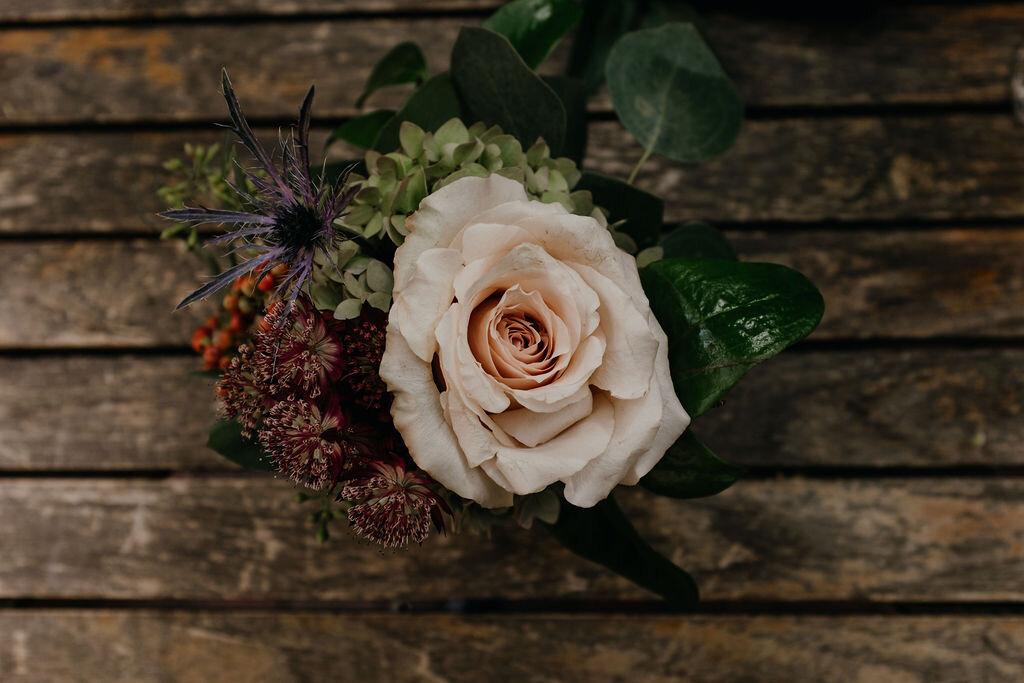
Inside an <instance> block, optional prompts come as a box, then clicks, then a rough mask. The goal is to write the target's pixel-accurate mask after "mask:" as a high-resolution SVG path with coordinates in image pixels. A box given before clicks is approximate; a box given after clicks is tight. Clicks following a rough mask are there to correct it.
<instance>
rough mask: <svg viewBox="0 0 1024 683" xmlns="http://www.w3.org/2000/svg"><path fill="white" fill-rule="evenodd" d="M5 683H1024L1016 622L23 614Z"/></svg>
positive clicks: (6, 659)
mask: <svg viewBox="0 0 1024 683" xmlns="http://www.w3.org/2000/svg"><path fill="white" fill-rule="evenodd" d="M0 635H2V638H3V640H4V642H6V643H10V647H9V649H6V650H5V651H4V652H2V653H0V671H4V672H6V676H5V678H6V679H7V680H15V681H21V680H104V681H110V683H116V682H119V681H124V682H125V683H127V682H131V683H135V682H136V681H153V680H160V681H190V680H253V681H255V680H264V681H266V680H273V681H306V680H323V679H331V680H343V681H357V680H388V681H427V680H435V681H440V680H444V681H479V680H490V681H541V680H552V679H554V678H557V680H559V681H586V682H587V683H590V682H594V681H625V680H628V681H651V682H654V681H658V682H662V683H663V682H665V681H670V680H700V681H703V682H705V683H716V682H721V683H726V682H728V683H732V682H733V681H770V680H775V681H778V680H795V681H807V680H815V681H825V680H827V681H835V682H836V683H844V682H849V683H864V682H865V681H932V682H934V683H941V682H943V681H949V682H953V681H956V682H960V681H988V682H990V683H995V682H997V681H1007V682H1010V681H1019V680H1020V679H1021V678H1022V677H1024V663H1022V662H1021V658H1020V655H1019V653H1020V650H1021V648H1022V647H1024V619H1020V618H1018V617H985V618H977V617H949V616H942V617H900V616H896V617H873V616H868V617H859V616H858V617H813V616H812V617H772V616H755V617H733V616H724V617H717V616H691V617H679V616H624V615H616V616H609V615H600V616H569V615H566V616H561V615H545V616H532V615H531V616H519V615H514V616H513V615H509V616H454V615H423V616H419V615H417V616H411V615H387V614H358V615H357V614H324V613H311V612H299V613H288V614H281V613H268V612H262V611H260V612H227V613H219V612H218V613H211V612H199V613H194V612H153V611H142V612H137V611H131V612H125V611H111V610H89V611H70V610H13V611H10V612H4V613H0Z"/></svg>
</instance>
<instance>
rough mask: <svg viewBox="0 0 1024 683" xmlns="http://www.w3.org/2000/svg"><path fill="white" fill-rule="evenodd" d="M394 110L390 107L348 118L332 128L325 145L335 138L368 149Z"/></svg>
mask: <svg viewBox="0 0 1024 683" xmlns="http://www.w3.org/2000/svg"><path fill="white" fill-rule="evenodd" d="M394 116H395V112H394V111H392V110H390V109H380V110H378V111H374V112H370V113H369V114H363V115H362V116H357V117H356V118H354V119H349V120H348V121H346V122H345V123H343V124H341V125H340V126H338V127H337V128H335V129H334V132H332V133H331V136H330V137H329V138H327V143H326V146H328V147H329V146H330V145H331V144H333V143H334V142H335V141H336V140H344V141H345V142H347V143H349V144H350V145H355V146H356V147H362V148H363V149H370V148H371V147H373V142H374V140H376V139H377V136H378V135H380V130H381V128H383V127H384V125H385V124H386V123H387V122H388V121H390V120H391V119H392V118H394Z"/></svg>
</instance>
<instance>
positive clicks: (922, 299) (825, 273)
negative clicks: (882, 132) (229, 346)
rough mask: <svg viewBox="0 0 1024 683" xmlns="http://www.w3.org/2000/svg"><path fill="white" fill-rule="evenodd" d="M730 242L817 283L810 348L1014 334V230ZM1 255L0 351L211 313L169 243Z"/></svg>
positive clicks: (745, 236) (153, 338) (1022, 246)
mask: <svg viewBox="0 0 1024 683" xmlns="http://www.w3.org/2000/svg"><path fill="white" fill-rule="evenodd" d="M730 236H731V237H732V238H733V239H734V241H735V242H736V244H737V247H738V248H739V251H740V254H741V255H742V256H743V258H744V259H746V260H750V261H769V262H778V263H785V264H789V265H792V266H795V267H796V268H798V269H799V270H800V271H802V272H803V273H805V274H806V275H807V276H808V277H809V278H810V279H811V280H812V281H813V282H815V283H817V285H818V286H819V287H820V288H821V290H822V292H823V295H824V297H825V301H826V313H825V318H824V320H823V321H822V324H821V326H820V327H819V329H818V330H817V331H816V332H815V333H814V338H817V339H849V338H885V337H895V338H918V339H923V338H928V337H934V336H943V337H945V336H958V337H970V338H978V339H982V338H1010V337H1019V336H1020V335H1021V334H1022V333H1024V274H1022V272H1021V270H1020V263H1021V256H1022V254H1024V230H1010V229H1006V230H1003V229H990V230H981V229H978V230H935V231H926V232H915V231H906V230H896V231H878V230H864V231H855V232H847V231H833V232H821V231H811V230H808V231H786V232H780V233H736V232H732V233H730ZM0 256H2V257H3V259H4V263H6V264H7V266H6V267H5V268H3V269H0V291H4V292H6V296H5V297H4V298H3V299H0V319H3V320H6V321H9V322H8V324H6V325H4V326H2V327H0V349H4V348H19V349H24V348H34V349H46V348H97V347H98V348H109V347H115V348H126V347H127V348H134V347H146V346H180V345H183V344H186V343H187V342H188V340H189V338H190V336H191V331H192V329H194V327H195V326H196V325H198V324H199V322H200V321H201V320H202V318H203V313H204V311H209V310H210V309H209V308H204V306H203V305H198V306H192V307H190V308H189V309H187V310H186V311H184V312H173V309H174V306H175V305H176V304H177V302H178V301H180V300H181V298H182V297H183V296H184V295H186V294H187V293H188V292H189V291H190V289H191V288H194V287H195V286H196V283H197V282H199V281H200V280H199V274H200V273H201V272H202V269H201V267H200V264H199V262H198V259H195V258H194V257H193V256H191V255H189V254H184V253H181V252H180V250H179V247H178V245H176V244H170V243H161V242H155V241H150V240H141V239H139V240H129V241H119V240H109V241H108V240H101V241H96V240H80V241H69V240H53V241H42V242H40V241H17V240H12V241H9V242H0ZM935 264H942V265H943V268H944V269H943V270H939V269H937V268H936V267H935ZM98 312H102V313H98Z"/></svg>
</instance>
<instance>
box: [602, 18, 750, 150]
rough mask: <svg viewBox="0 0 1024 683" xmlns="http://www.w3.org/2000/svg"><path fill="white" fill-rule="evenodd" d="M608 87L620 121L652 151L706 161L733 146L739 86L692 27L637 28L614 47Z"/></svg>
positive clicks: (740, 109)
mask: <svg viewBox="0 0 1024 683" xmlns="http://www.w3.org/2000/svg"><path fill="white" fill-rule="evenodd" d="M606 74H607V77H608V90H609V92H610V94H611V98H612V103H613V104H614V105H615V111H616V113H617V114H618V116H619V119H620V120H621V121H622V123H623V125H625V126H626V128H628V129H629V131H630V132H631V133H633V135H635V136H636V137H637V139H638V140H640V143H641V144H642V145H643V146H644V157H645V158H646V156H647V155H649V154H650V153H651V152H656V153H658V154H661V155H663V156H666V157H669V158H671V159H675V160H676V161H688V162H695V161H703V160H705V159H709V158H711V157H714V156H717V155H719V154H722V153H723V152H725V151H726V150H727V149H729V147H730V146H731V145H732V143H733V140H735V138H736V134H737V133H738V132H739V129H740V124H741V123H742V120H743V103H742V101H741V100H740V96H739V92H738V91H737V90H736V86H735V85H733V83H732V81H731V80H729V77H728V76H727V75H726V74H725V72H724V71H723V70H722V67H721V66H720V65H719V63H718V60H717V59H716V58H715V55H714V54H713V53H712V52H711V49H710V48H709V47H708V45H707V43H705V42H704V39H703V38H702V37H701V35H700V33H699V32H698V31H697V29H696V28H694V26H693V24H688V23H669V24H665V25H663V26H661V27H659V28H653V29H645V30H642V31H634V32H632V33H629V34H626V35H625V36H623V37H622V38H621V39H619V41H618V42H617V43H616V44H615V46H614V47H613V48H612V51H611V53H610V54H609V55H608V63H607V67H606Z"/></svg>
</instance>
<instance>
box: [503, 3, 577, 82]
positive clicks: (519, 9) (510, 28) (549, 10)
mask: <svg viewBox="0 0 1024 683" xmlns="http://www.w3.org/2000/svg"><path fill="white" fill-rule="evenodd" d="M581 14H583V10H582V9H580V6H579V5H577V4H576V3H574V2H572V1H571V0H514V1H513V2H510V3H508V4H507V5H505V6H504V7H502V8H501V9H499V10H498V11H497V12H495V13H494V14H492V15H491V16H490V17H488V18H487V19H486V20H485V21H484V23H483V26H484V28H488V29H490V30H492V31H495V32H497V33H500V34H501V35H503V36H505V37H506V38H508V40H509V42H510V43H512V47H514V48H515V49H516V51H517V52H518V53H519V54H520V56H521V57H522V58H523V61H525V62H526V65H527V66H529V67H530V68H531V69H536V68H537V67H538V66H540V63H541V62H543V61H544V59H545V58H546V57H547V56H548V55H549V54H551V50H552V49H553V48H554V47H555V45H557V44H558V42H559V41H560V40H562V38H564V37H565V34H566V33H568V32H569V29H571V28H572V27H573V26H575V25H576V22H577V21H579V20H580V15H581Z"/></svg>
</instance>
